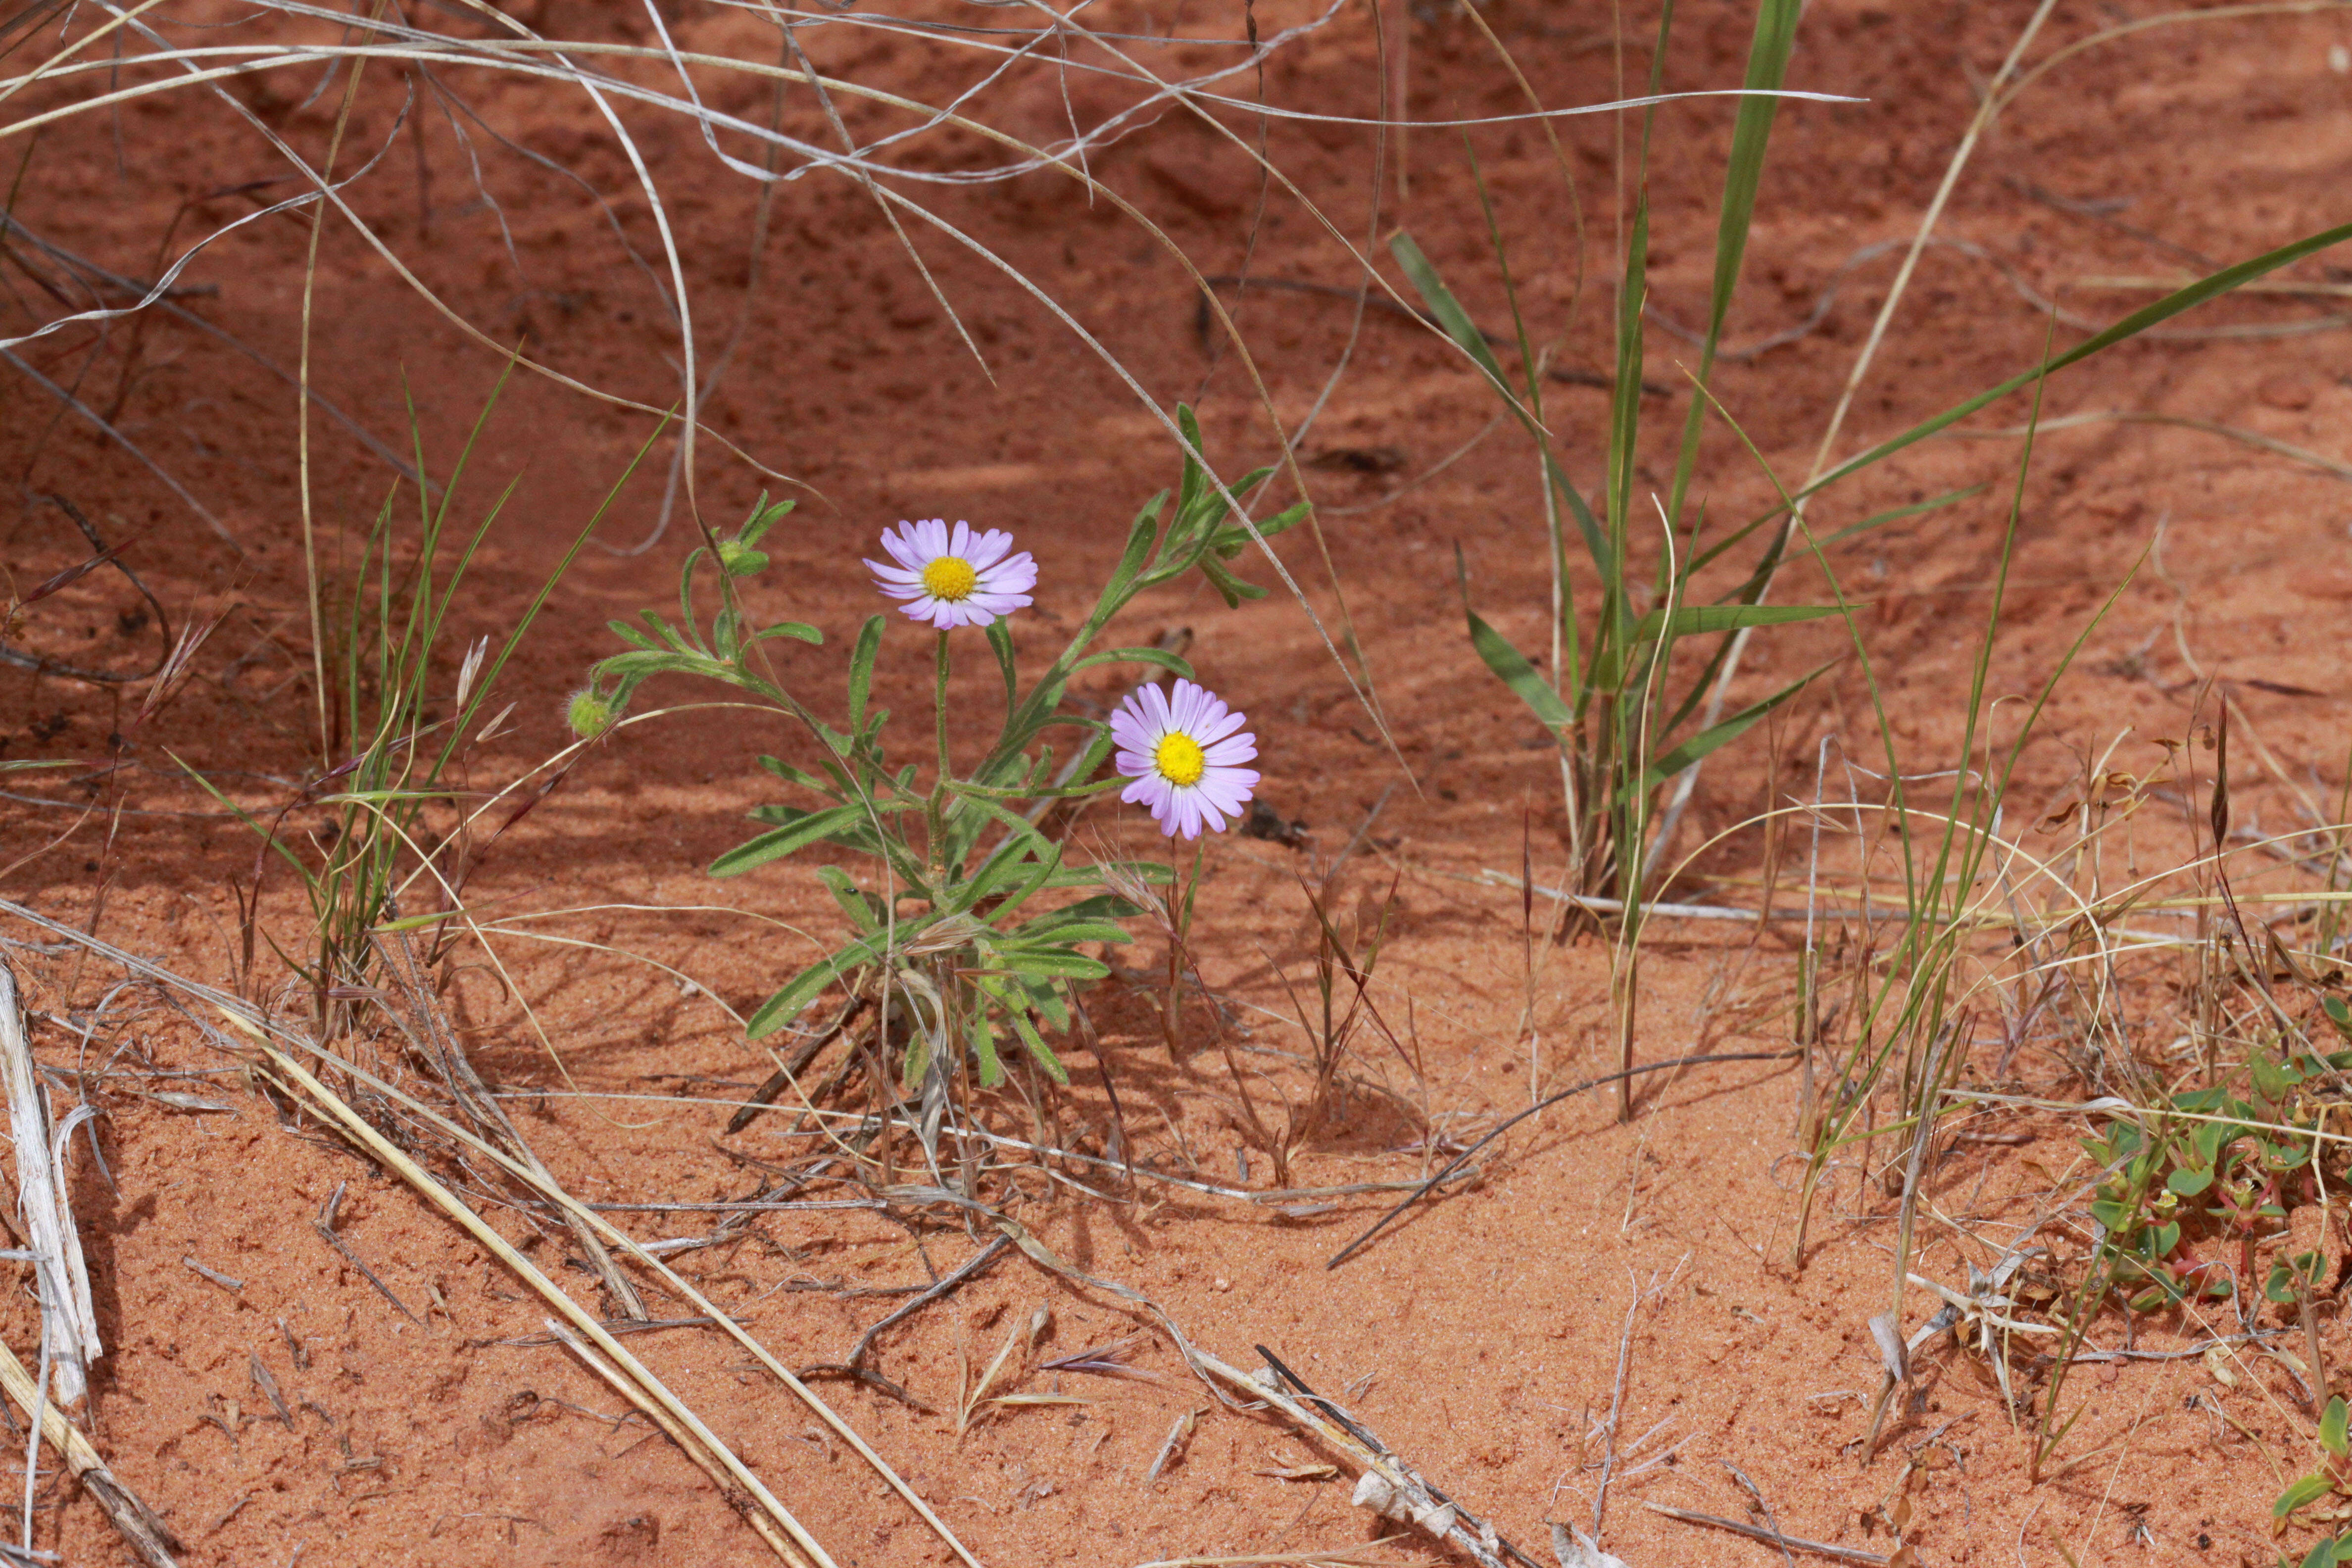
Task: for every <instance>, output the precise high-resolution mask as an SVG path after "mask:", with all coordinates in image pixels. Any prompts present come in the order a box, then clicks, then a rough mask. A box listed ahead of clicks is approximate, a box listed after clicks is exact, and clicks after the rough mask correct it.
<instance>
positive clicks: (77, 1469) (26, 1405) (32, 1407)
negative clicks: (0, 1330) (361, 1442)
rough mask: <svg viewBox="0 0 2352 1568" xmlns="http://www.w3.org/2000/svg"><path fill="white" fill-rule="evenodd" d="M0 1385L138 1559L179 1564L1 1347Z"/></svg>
mask: <svg viewBox="0 0 2352 1568" xmlns="http://www.w3.org/2000/svg"><path fill="white" fill-rule="evenodd" d="M0 972H5V971H0ZM0 1386H5V1388H6V1389H7V1390H8V1397H9V1398H11V1399H13V1400H15V1401H16V1404H17V1405H18V1406H19V1407H20V1408H21V1409H23V1411H24V1412H25V1414H26V1415H27V1416H31V1415H33V1414H34V1412H35V1411H36V1410H38V1411H39V1413H40V1414H39V1417H38V1418H39V1420H40V1423H41V1433H42V1435H43V1436H46V1437H47V1438H48V1440H49V1446H50V1447H53V1448H55V1449H56V1450H57V1451H58V1453H59V1454H60V1455H62V1456H64V1458H65V1461H66V1468H67V1469H68V1470H71V1471H72V1472H73V1474H74V1477H75V1479H78V1480H79V1481H80V1482H81V1484H82V1487H83V1489H85V1490H87V1491H88V1492H89V1495H90V1500H92V1501H93V1502H95V1503H97V1504H98V1506H99V1507H100V1508H101V1509H103V1510H106V1517H107V1518H109V1519H110V1520H112V1521H114V1528H115V1529H117V1530H119V1531H121V1532H122V1539H123V1540H124V1541H126V1542H129V1543H130V1546H131V1551H132V1552H136V1553H138V1555H139V1560H140V1561H141V1562H142V1563H146V1564H147V1565H148V1568H176V1561H177V1560H176V1559H174V1558H173V1555H172V1554H173V1552H177V1551H179V1550H180V1542H179V1538H178V1537H176V1536H174V1535H173V1533H172V1527H171V1526H170V1525H168V1524H165V1523H164V1522H163V1519H162V1518H161V1517H160V1516H158V1515H157V1513H156V1512H155V1510H153V1509H151V1508H149V1507H148V1506H147V1505H146V1504H145V1503H143V1502H142V1501H140V1500H139V1499H138V1498H137V1497H136V1496H135V1495H134V1494H133V1493H132V1492H131V1489H130V1488H129V1487H126V1486H124V1485H123V1484H122V1483H121V1481H119V1480H117V1479H114V1472H113V1471H112V1470H110V1469H108V1468H106V1461H105V1460H104V1459H103V1458H100V1457H99V1452H98V1450H97V1449H96V1448H94V1447H90V1442H89V1438H87V1437H85V1436H82V1435H81V1433H80V1431H79V1429H78V1428H77V1427H76V1426H74V1424H73V1423H72V1422H70V1421H68V1420H67V1419H66V1417H65V1413H64V1412H63V1411H61V1410H59V1409H58V1407H57V1406H56V1405H52V1404H50V1403H49V1402H48V1401H47V1400H46V1399H44V1398H42V1397H41V1394H40V1391H39V1390H38V1389H37V1387H35V1385H34V1383H33V1374H32V1373H29V1372H26V1370H25V1363H23V1362H20V1361H18V1360H17V1359H16V1352H14V1351H11V1350H10V1349H9V1348H8V1347H7V1346H6V1345H5V1344H0Z"/></svg>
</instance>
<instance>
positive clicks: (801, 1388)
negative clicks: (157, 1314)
mask: <svg viewBox="0 0 2352 1568" xmlns="http://www.w3.org/2000/svg"><path fill="white" fill-rule="evenodd" d="M0 914H6V915H11V916H13V917H15V918H16V919H17V920H20V921H24V922H25V923H26V924H27V925H30V926H35V927H37V928H38V929H40V930H42V931H47V932H49V933H50V934H51V935H52V936H55V937H58V938H60V939H62V940H64V941H67V942H73V943H74V944H76V945H77V946H79V947H82V948H85V949H87V950H88V951H89V952H92V953H95V954H97V955H98V956H99V957H100V958H103V959H105V960H106V961H107V962H108V963H115V964H120V965H121V967H122V968H124V969H125V970H127V971H129V972H130V973H133V974H136V975H138V976H140V977H141V978H142V979H145V980H149V981H152V982H153V983H154V984H158V985H161V986H164V987H167V988H168V989H170V990H173V991H176V992H178V993H179V994H183V995H185V996H190V997H194V998H196V999H198V1000H200V1001H202V1002H204V1003H205V1004H206V1005H209V1006H211V1007H213V1008H214V1009H215V1010H216V1011H217V1012H218V1013H219V1014H220V1015H221V1016H223V1017H224V1018H226V1019H227V1020H228V1021H229V1022H230V1023H231V1025H232V1026H234V1027H235V1028H236V1030H237V1032H238V1033H239V1034H240V1035H242V1036H244V1037H245V1038H246V1039H247V1041H250V1042H253V1043H254V1044H256V1045H257V1046H258V1047H259V1050H260V1051H261V1053H262V1054H263V1056H264V1057H265V1058H266V1060H267V1061H268V1062H269V1063H279V1062H282V1063H284V1064H285V1066H286V1067H288V1068H291V1069H292V1070H293V1071H295V1072H297V1073H301V1072H302V1068H300V1067H299V1065H298V1064H296V1063H295V1062H294V1060H293V1058H290V1057H289V1056H287V1054H286V1053H285V1052H284V1051H283V1050H281V1049H280V1048H279V1047H277V1046H276V1045H274V1044H272V1043H271V1042H270V1040H269V1037H268V1034H267V1032H266V1027H267V1026H265V1024H264V1023H263V1022H262V1021H261V1020H260V1019H259V1018H258V1017H257V1016H256V1015H255V1013H254V1012H253V1010H252V1008H251V1007H250V1005H248V1004H247V1003H246V1002H244V1001H243V1000H241V999H240V998H238V997H236V996H233V995H231V994H228V993H227V992H226V991H222V990H220V989H218V988H216V987H215V986H210V985H205V984H202V983H201V982H198V981H194V980H190V979H187V978H186V977H185V976H184V975H179V974H175V973H173V972H172V971H170V970H168V969H166V968H164V967H163V965H162V964H160V963H155V962H154V961H152V959H146V958H142V957H140V956H139V955H138V954H137V953H134V952H128V951H126V950H125V949H122V948H119V947H117V946H115V945H114V944H113V943H111V942H106V941H103V940H101V939H100V938H98V937H94V936H91V935H90V934H89V933H88V932H87V931H79V930H76V929H75V928H74V927H72V926H68V925H65V924H63V923H61V922H59V921H53V920H51V919H49V918H48V917H47V916H46V915H44V914H41V913H39V912H38V911H37V910H30V909H27V908H26V907H25V906H24V905H22V904H19V903H16V902H15V901H14V900H8V899H0ZM190 1016H191V1017H192V1018H194V1017H195V1015H190ZM197 1023H198V1026H199V1027H203V1028H207V1029H209V1027H210V1026H209V1025H206V1024H205V1023H204V1022H203V1021H202V1020H201V1019H200V1018H198V1019H197ZM288 1037H289V1039H293V1038H297V1037H294V1036H292V1035H290V1034H289V1036H288ZM213 1038H214V1039H215V1041H216V1042H218V1043H220V1044H223V1045H225V1046H227V1047H230V1048H232V1049H246V1048H248V1047H240V1046H238V1045H237V1043H236V1042H235V1041H231V1040H230V1039H229V1038H228V1037H226V1036H223V1035H220V1034H219V1033H218V1032H217V1031H214V1032H213ZM301 1043H302V1046H303V1048H304V1049H306V1050H309V1051H310V1052H311V1053H312V1054H314V1055H315V1056H317V1057H318V1058H319V1059H320V1061H322V1062H325V1063H328V1064H331V1066H332V1067H333V1068H335V1070H337V1071H339V1072H344V1073H349V1074H350V1075H351V1076H352V1079H353V1080H354V1081H357V1082H362V1083H364V1084H366V1085H367V1086H368V1088H369V1089H373V1090H374V1091H375V1092H377V1093H379V1094H382V1095H383V1096H385V1097H386V1098H387V1099H389V1100H393V1101H394V1102H396V1103H397V1104H398V1105H399V1106H400V1107H401V1109H403V1110H405V1111H407V1112H408V1113H410V1114H411V1115H414V1116H415V1117H417V1118H419V1119H420V1120H422V1121H425V1122H427V1123H429V1124H430V1125H432V1126H433V1127H434V1128H436V1129H437V1130H438V1131H441V1132H442V1133H444V1134H445V1135H446V1136H448V1137H450V1138H453V1139H455V1140H457V1142H460V1143H463V1144H464V1145H466V1146H467V1148H468V1149H470V1150H472V1151H473V1152H476V1153H478V1154H479V1155H481V1156H482V1157H483V1158H484V1159H487V1160H489V1161H492V1162H494V1163H497V1164H498V1165H499V1166H500V1167H501V1168H502V1169H504V1170H506V1171H508V1172H509V1173H511V1174H513V1175H514V1176H516V1177H518V1178H519V1179H520V1180H521V1181H522V1182H523V1183H524V1184H526V1185H527V1186H530V1188H531V1189H532V1190H533V1191H535V1192H537V1193H538V1194H540V1195H541V1197H544V1198H546V1199H547V1200H548V1201H550V1202H551V1203H553V1204H556V1205H559V1206H561V1207H562V1209H563V1210H564V1211H565V1212H567V1213H569V1214H573V1215H581V1216H583V1217H584V1218H585V1219H586V1220H587V1222H588V1223H589V1224H590V1225H591V1226H594V1227H595V1230H596V1233H597V1234H598V1235H599V1236H601V1237H604V1239H605V1241H606V1242H608V1243H610V1244H611V1245H612V1246H614V1247H617V1248H618V1249H619V1250H620V1251H622V1252H624V1253H625V1254H626V1255H627V1256H629V1257H630V1258H635V1260H636V1261H637V1263H638V1265H639V1266H640V1267H641V1268H648V1269H651V1270H652V1271H653V1272H654V1273H656V1274H657V1275H659V1276H660V1277H661V1279H662V1280H663V1282H664V1283H665V1284H667V1286H668V1287H669V1288H670V1289H673V1290H675V1291H676V1292H677V1294H678V1295H679V1296H681V1297H683V1298H684V1299H685V1300H688V1301H691V1302H692V1303H694V1305H695V1306H696V1307H697V1308H698V1310H701V1311H702V1312H704V1313H706V1314H708V1315H709V1317H710V1318H711V1319H712V1320H713V1321H714V1322H715V1323H716V1325H717V1326H718V1328H719V1331H720V1332H722V1333H725V1334H726V1335H728V1336H729V1337H730V1338H731V1339H733V1340H734V1341H735V1342H736V1343H738V1344H740V1345H741V1346H742V1347H743V1348H744V1349H745V1350H746V1351H748V1352H751V1355H752V1356H753V1357H755V1358H756V1359H757V1360H758V1361H759V1363H760V1364H761V1366H763V1367H765V1368H767V1369H768V1371H769V1372H771V1373H773V1374H774V1375H775V1377H776V1380H777V1381H778V1382H780V1383H782V1384H783V1385H784V1386H785V1387H787V1388H789V1389H791V1390H792V1391H793V1394H795V1395H796V1396H798V1397H799V1399H800V1400H801V1402H802V1403H803V1404H804V1405H807V1406H808V1407H809V1409H810V1411H811V1412H812V1413H813V1414H814V1415H816V1416H817V1418H818V1419H819V1420H821V1421H823V1422H824V1424H825V1425H826V1426H828V1427H830V1428H831V1429H832V1431H833V1433H834V1435H835V1436H838V1437H839V1438H841V1440H842V1441H843V1442H845V1443H846V1444H848V1445H849V1446H850V1447H852V1448H853V1449H855V1450H856V1453H857V1456H858V1458H862V1459H864V1460H865V1461H866V1463H867V1464H868V1465H870V1466H872V1467H873V1468H874V1470H875V1473H876V1474H877V1475H878V1476H879V1477H881V1479H883V1481H884V1482H885V1483H886V1484H887V1485H888V1486H889V1487H890V1489H892V1490H893V1491H896V1492H897V1493H898V1495H899V1497H900V1498H901V1499H903V1500H905V1501H906V1503H907V1505H908V1507H909V1508H911V1509H912V1510H914V1511H915V1513H916V1515H917V1516H918V1517H919V1518H920V1519H921V1520H922V1521H923V1522H924V1523H925V1524H926V1525H928V1526H929V1528H930V1529H931V1531H933V1533H935V1534H937V1535H938V1536H939V1538H940V1540H941V1541H942V1542H945V1543H946V1544H947V1545H948V1546H949V1547H950V1549H951V1550H952V1551H953V1552H955V1553H956V1555H957V1556H958V1557H959V1558H961V1560H962V1561H963V1563H965V1564H966V1565H967V1568H986V1565H985V1564H984V1563H982V1562H981V1561H980V1559H979V1558H977V1557H975V1556H973V1555H972V1553H971V1550H970V1549H969V1548H968V1547H966V1546H965V1545H964V1544H963V1542H961V1541H960V1540H958V1539H957V1538H956V1534H955V1531H952V1530H950V1529H949V1528H948V1525H947V1522H946V1521H944V1520H942V1519H940V1516H939V1514H938V1512H937V1511H936V1510H933V1509H932V1507H931V1506H930V1504H929V1503H927V1502H925V1501H924V1500H922V1499H921V1498H920V1497H919V1496H917V1495H916V1493H915V1490H914V1489H913V1488H911V1487H909V1486H908V1484H907V1481H906V1479H905V1478H904V1477H902V1476H900V1475H899V1474H898V1472H897V1471H896V1470H894V1469H892V1468H890V1466H889V1464H888V1463H887V1461H886V1460H884V1458H882V1456H881V1455H879V1454H877V1453H876V1452H875V1451H874V1447H873V1445H871V1444H869V1443H868V1442H866V1439H865V1438H864V1437H863V1436H860V1435H859V1434H858V1433H857V1431H856V1429H855V1428H853V1427H852V1426H850V1425H849V1424H848V1423H847V1422H845V1421H844V1420H843V1419H842V1418H841V1416H840V1415H839V1414H838V1413H837V1412H835V1410H834V1408H833V1406H831V1405H827V1404H826V1403H825V1402H824V1400H822V1399H820V1398H818V1397H817V1395H816V1392H815V1390H814V1389H812V1388H810V1387H809V1386H808V1384H805V1383H803V1381H801V1379H799V1378H798V1377H796V1376H794V1375H793V1373H792V1371H791V1369H790V1368H788V1367H786V1366H785V1365H784V1364H783V1363H782V1362H780V1361H778V1360H777V1359H776V1357H775V1355H774V1353H773V1352H771V1351H770V1350H769V1349H768V1348H767V1347H766V1346H765V1345H763V1344H761V1342H759V1341H758V1340H756V1339H753V1338H752V1337H751V1334H749V1333H748V1332H746V1331H744V1329H743V1327H742V1325H740V1323H738V1322H736V1321H734V1319H733V1318H732V1317H730V1315H729V1314H728V1313H726V1312H725V1311H723V1310H720V1309H719V1307H718V1306H717V1305H715V1304H714V1303H713V1302H712V1301H711V1300H710V1299H709V1297H707V1296H705V1295H704V1294H703V1293H702V1292H701V1291H700V1290H698V1289H696V1288H695V1287H694V1285H693V1284H692V1283H691V1282H690V1281H688V1279H686V1278H685V1277H684V1276H682V1275H680V1274H679V1273H678V1272H677V1270H676V1269H674V1268H670V1267H669V1266H668V1265H667V1264H666V1263H664V1262H663V1261H662V1260H661V1259H660V1258H656V1257H655V1256H654V1255H653V1254H651V1253H649V1252H647V1251H646V1249H645V1248H644V1247H641V1246H640V1245H638V1243H637V1240H636V1238H635V1237H632V1236H629V1235H627V1234H626V1233H625V1232H623V1231H621V1230H620V1229H618V1228H616V1227H615V1226H613V1225H612V1224H610V1223H609V1222H607V1221H606V1220H605V1219H604V1216H603V1215H598V1214H596V1213H594V1212H593V1210H591V1209H590V1208H589V1207H588V1205H585V1204H583V1203H582V1202H581V1201H580V1200H579V1199H577V1198H575V1197H573V1196H572V1194H570V1193H568V1192H566V1191H564V1190H563V1189H562V1187H560V1186H558V1185H556V1184H554V1183H553V1182H551V1181H550V1180H548V1179H547V1178H546V1177H544V1176H542V1175H541V1174H539V1173H536V1172H534V1171H532V1170H530V1168H529V1167H527V1166H525V1165H523V1164H522V1163H521V1162H520V1161H518V1160H516V1159H514V1158H513V1157H512V1156H511V1155H509V1154H508V1153H506V1152H504V1151H503V1150H499V1149H496V1148H493V1147H491V1146H490V1145H489V1144H488V1143H486V1142H483V1141H482V1140H481V1139H479V1138H477V1137H475V1136H474V1135H473V1134H472V1133H471V1132H469V1131H467V1130H466V1129H465V1128H463V1127H460V1126H458V1125H457V1123H456V1122H454V1121H450V1120H449V1119H448V1118H447V1117H446V1116H443V1115H442V1114H441V1113H440V1112H438V1111H436V1110H434V1109H433V1108H432V1107H430V1106H427V1105H425V1104H424V1103H422V1102H421V1101H419V1100H416V1099H415V1097H413V1096H411V1095H408V1094H406V1093H404V1092H403V1091H402V1090H401V1089H399V1088H398V1087H397V1086H395V1085H393V1084H391V1083H387V1082H386V1081H384V1080H383V1079H381V1078H378V1077H377V1076H376V1075H375V1074H373V1073H371V1072H369V1071H368V1070H367V1069H366V1068H362V1067H361V1066H359V1065H358V1064H357V1063H355V1062H351V1061H347V1060H345V1059H344V1058H341V1057H338V1056H336V1055H335V1054H334V1053H332V1052H331V1051H327V1050H324V1049H321V1048H320V1047H317V1046H315V1045H312V1044H310V1042H308V1041H303V1042H301ZM303 1076H305V1077H308V1076H309V1075H308V1074H307V1073H304V1074H303ZM313 1081H316V1080H315V1079H314V1080H313ZM339 1103H340V1102H339ZM344 1109H345V1110H346V1111H349V1110H350V1108H349V1107H348V1106H346V1107H345V1108H344ZM353 1114H356V1113H353ZM379 1141H380V1140H379ZM453 1201H454V1200H453ZM461 1206H462V1205H461ZM1013 1240H1014V1242H1015V1244H1016V1245H1019V1244H1020V1242H1021V1237H1013ZM1048 1256H1050V1254H1049V1255H1048ZM564 1300H566V1301H567V1302H569V1301H570V1298H568V1297H566V1298H564ZM572 1306H573V1310H578V1308H577V1305H576V1303H575V1304H572ZM1171 1327H1172V1325H1171ZM605 1337H609V1336H606V1335H605V1334H604V1331H603V1330H602V1328H601V1327H600V1328H599V1329H598V1330H597V1331H596V1332H595V1333H593V1334H591V1335H589V1338H590V1340H591V1341H592V1342H598V1341H601V1340H602V1339H603V1338H605ZM625 1353H626V1352H624V1354H625ZM623 1364H625V1365H626V1364H633V1363H627V1362H625V1363H623Z"/></svg>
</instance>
